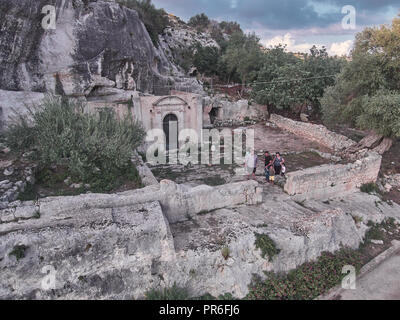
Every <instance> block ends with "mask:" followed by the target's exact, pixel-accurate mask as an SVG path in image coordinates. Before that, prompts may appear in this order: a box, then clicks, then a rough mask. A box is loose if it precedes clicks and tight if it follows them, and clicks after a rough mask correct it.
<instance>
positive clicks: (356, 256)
mask: <svg viewBox="0 0 400 320" xmlns="http://www.w3.org/2000/svg"><path fill="white" fill-rule="evenodd" d="M345 265H351V266H354V267H355V268H356V271H357V272H358V271H359V269H360V268H361V266H362V258H361V254H360V253H358V252H357V251H355V250H350V249H342V250H340V251H338V252H336V253H335V254H333V253H328V252H324V253H322V255H321V256H320V257H319V258H318V259H317V260H316V261H313V262H306V263H304V264H302V265H301V266H300V267H298V268H297V269H295V270H292V271H290V272H289V273H288V274H286V275H281V274H275V273H266V275H267V277H268V278H267V279H266V280H264V281H262V280H253V283H252V284H251V285H250V292H249V294H248V296H247V299H254V300H311V299H315V298H316V297H318V296H319V295H321V294H323V293H325V292H327V291H328V290H329V289H331V288H333V287H334V286H336V285H337V284H339V283H340V282H341V281H342V279H343V277H344V276H345V274H342V268H343V267H344V266H345Z"/></svg>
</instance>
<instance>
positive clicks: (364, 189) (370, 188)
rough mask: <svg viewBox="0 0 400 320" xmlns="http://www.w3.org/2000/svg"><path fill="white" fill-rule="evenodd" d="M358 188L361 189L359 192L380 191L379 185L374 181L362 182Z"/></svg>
mask: <svg viewBox="0 0 400 320" xmlns="http://www.w3.org/2000/svg"><path fill="white" fill-rule="evenodd" d="M360 190H361V192H365V193H369V194H371V193H378V194H379V193H380V191H379V187H378V186H377V185H376V183H373V182H371V183H366V184H363V185H362V186H361V188H360Z"/></svg>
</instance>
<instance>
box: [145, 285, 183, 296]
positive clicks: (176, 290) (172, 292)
mask: <svg viewBox="0 0 400 320" xmlns="http://www.w3.org/2000/svg"><path fill="white" fill-rule="evenodd" d="M145 296H146V299H147V300H188V299H189V293H188V291H187V289H185V288H180V287H178V286H177V285H176V284H174V285H173V286H172V287H171V288H164V289H163V290H156V289H152V290H150V291H148V292H146V294H145Z"/></svg>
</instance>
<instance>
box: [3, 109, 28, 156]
mask: <svg viewBox="0 0 400 320" xmlns="http://www.w3.org/2000/svg"><path fill="white" fill-rule="evenodd" d="M30 114H31V109H30V108H29V107H28V115H30ZM4 135H5V139H6V141H7V145H8V146H9V147H10V148H11V149H12V150H15V151H23V150H27V149H28V148H30V147H31V146H32V145H33V144H34V141H35V132H34V130H33V128H32V124H31V122H30V121H29V120H28V117H27V116H26V115H22V114H16V115H15V116H13V117H12V122H11V123H10V125H9V126H8V128H7V131H6V132H5V134H4Z"/></svg>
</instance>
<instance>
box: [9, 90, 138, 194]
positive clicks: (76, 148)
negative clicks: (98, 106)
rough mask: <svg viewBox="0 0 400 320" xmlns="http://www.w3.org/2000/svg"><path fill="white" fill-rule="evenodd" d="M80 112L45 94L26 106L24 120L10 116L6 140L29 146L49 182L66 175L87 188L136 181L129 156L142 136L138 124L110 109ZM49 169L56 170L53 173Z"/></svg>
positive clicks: (73, 105) (77, 107) (24, 147)
mask: <svg viewBox="0 0 400 320" xmlns="http://www.w3.org/2000/svg"><path fill="white" fill-rule="evenodd" d="M84 110H85V105H83V104H80V103H76V102H73V101H71V100H67V99H63V98H61V97H54V96H48V97H47V98H46V99H45V100H44V101H43V103H42V104H41V105H40V106H38V107H35V108H30V109H29V118H30V120H29V119H28V117H27V116H24V115H18V116H16V117H15V119H14V123H13V124H11V125H10V127H9V130H8V132H7V133H6V138H7V143H8V145H9V146H10V147H11V148H12V149H14V150H19V151H21V152H26V151H29V150H32V149H33V150H34V154H33V157H34V158H35V159H36V160H37V161H38V162H39V166H40V170H39V177H38V178H39V180H42V182H45V183H50V185H53V184H54V183H57V181H58V182H62V181H63V180H64V179H66V178H67V177H71V178H72V181H73V182H79V183H87V184H91V185H92V190H93V191H109V190H110V189H112V188H113V186H114V185H115V183H117V182H118V179H119V178H121V177H124V178H126V177H128V178H130V179H133V180H136V181H138V183H139V182H140V178H139V176H138V174H137V171H136V168H135V167H134V165H133V164H132V162H131V157H132V154H133V150H134V149H136V148H137V147H138V146H139V145H140V144H141V142H142V141H143V138H144V135H145V131H144V129H143V128H142V126H141V124H139V123H138V122H136V121H134V120H132V118H131V117H129V116H126V117H124V118H123V119H117V117H116V115H115V113H114V112H113V111H112V109H104V110H103V111H101V112H100V113H99V114H98V115H95V114H91V113H87V112H85V111H84ZM54 167H58V168H61V170H56V171H57V172H58V174H55V173H54V172H53V171H54V169H52V168H54ZM49 170H50V171H51V172H49Z"/></svg>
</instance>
